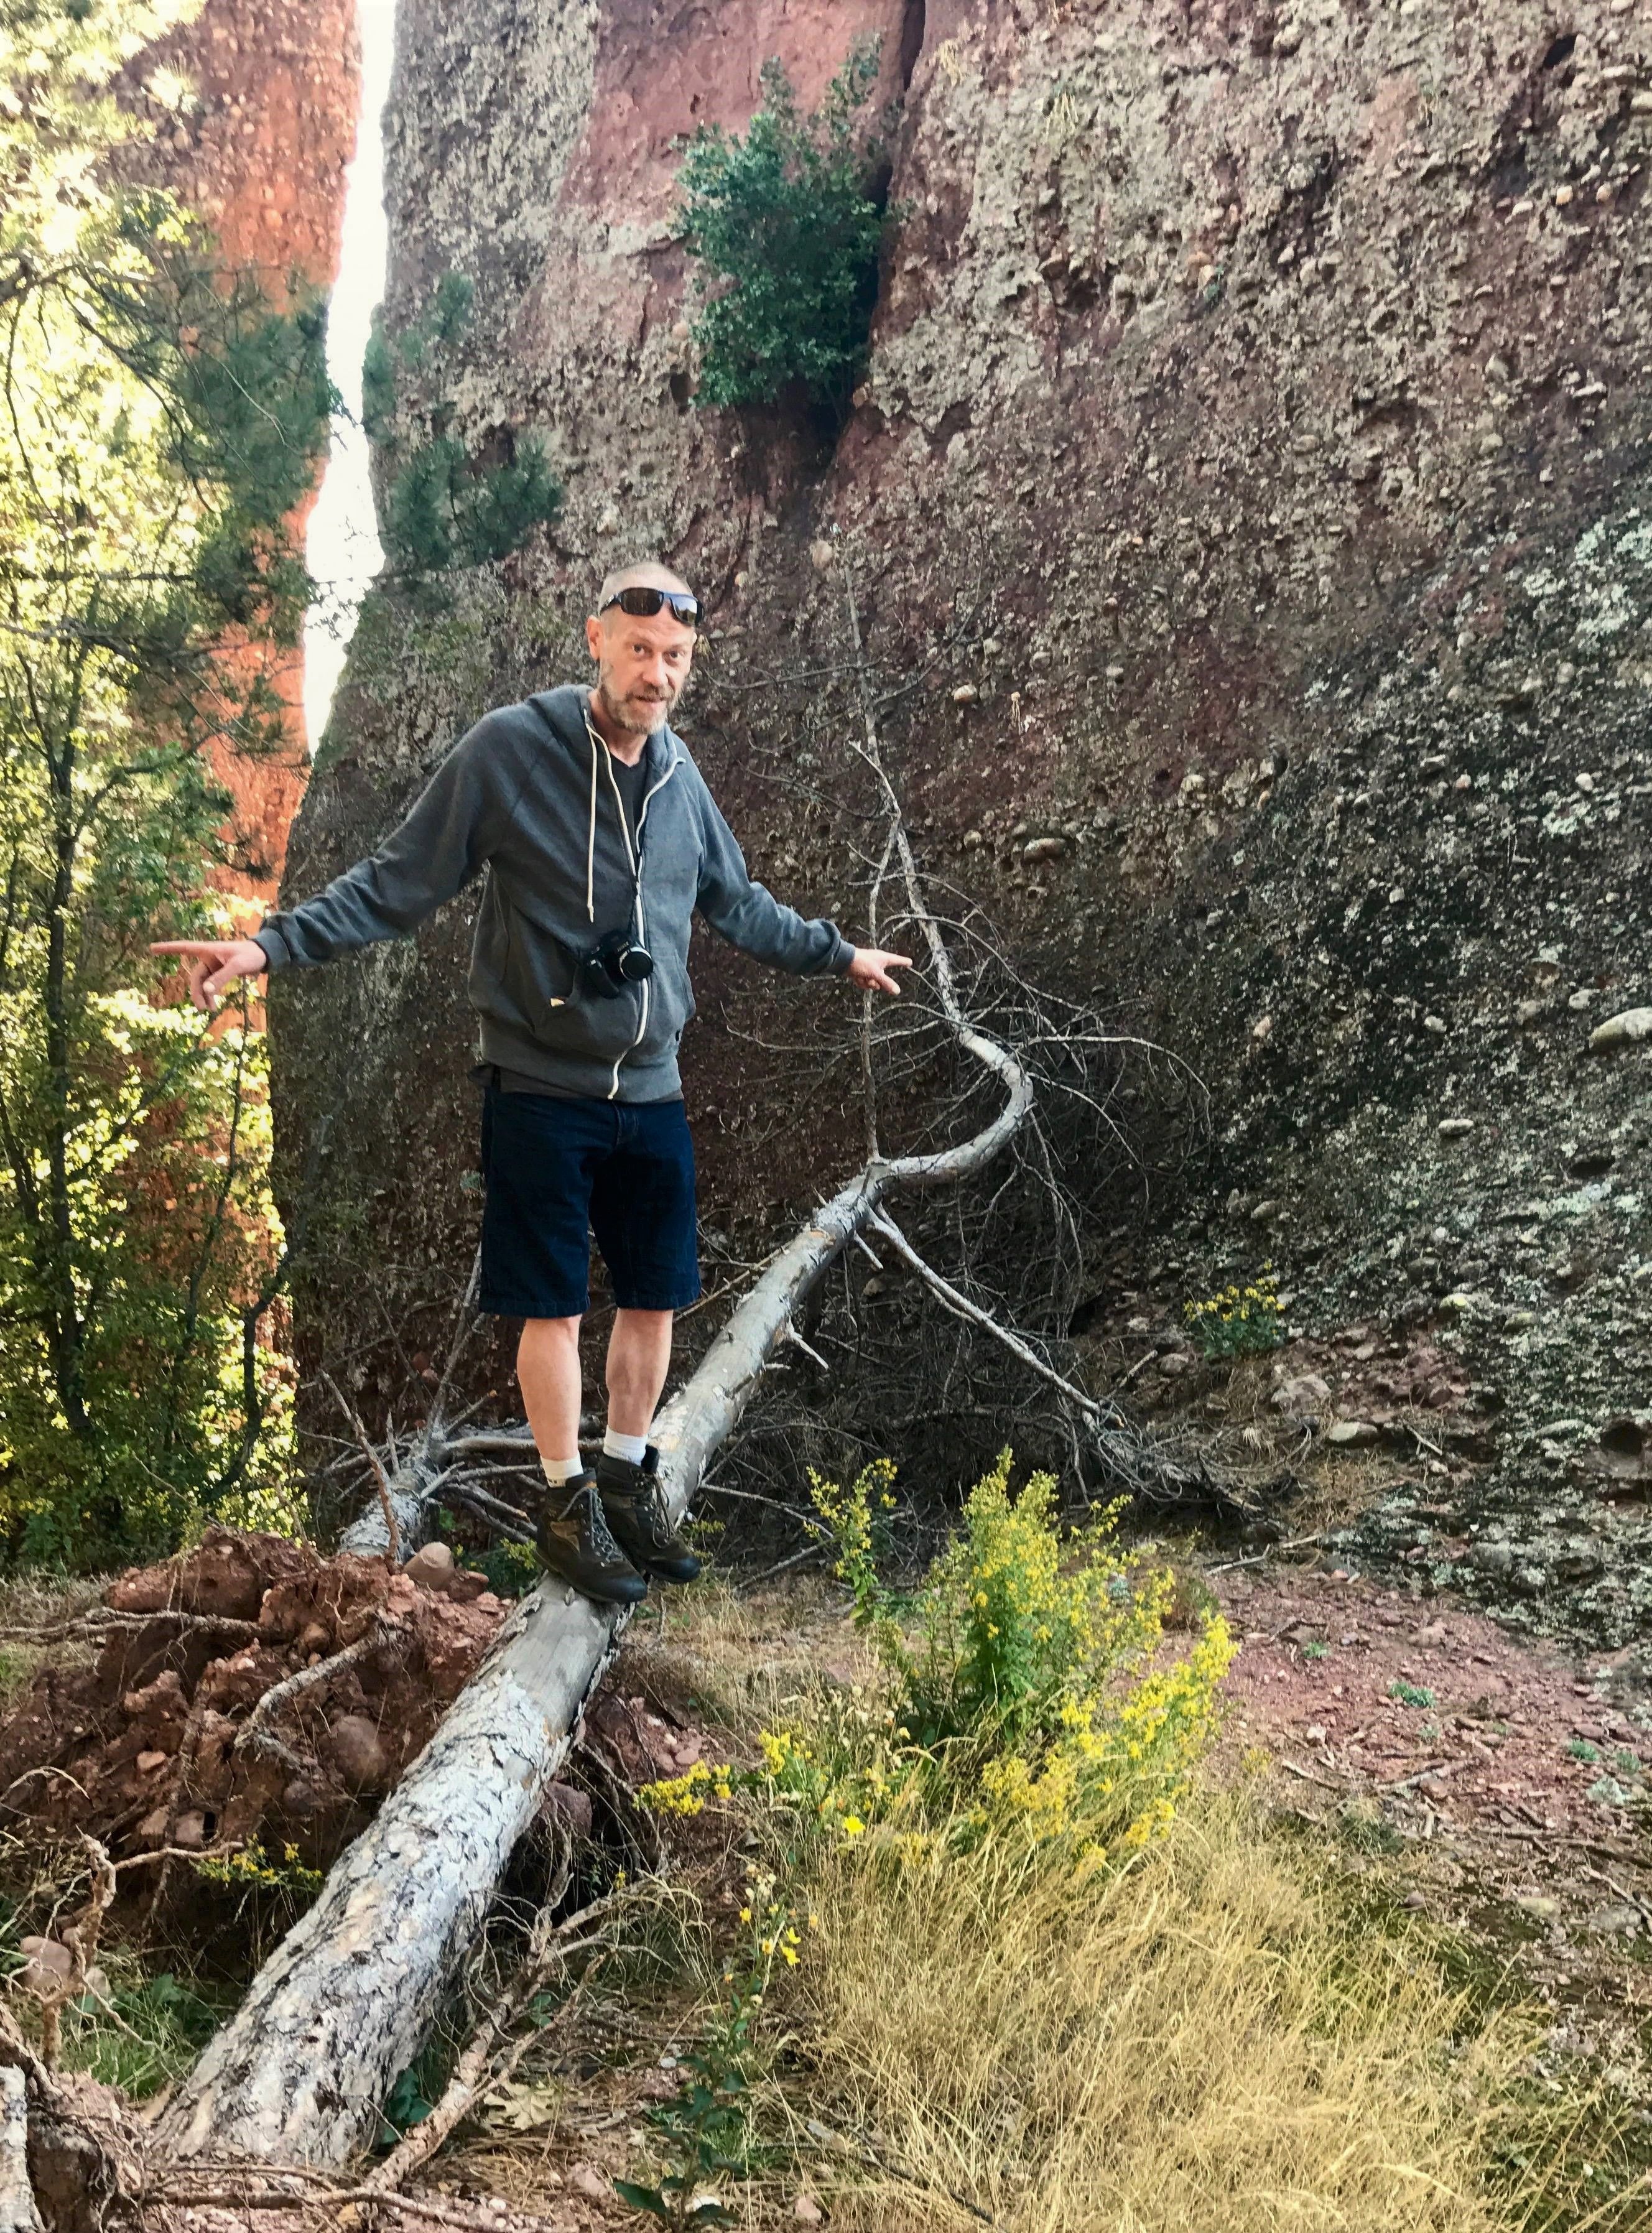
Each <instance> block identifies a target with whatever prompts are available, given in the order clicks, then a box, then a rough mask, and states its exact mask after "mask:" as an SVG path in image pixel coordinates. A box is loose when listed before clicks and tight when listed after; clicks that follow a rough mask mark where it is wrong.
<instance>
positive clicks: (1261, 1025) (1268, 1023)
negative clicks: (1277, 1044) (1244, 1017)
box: [1251, 1016, 1273, 1039]
mask: <svg viewBox="0 0 1652 2233" xmlns="http://www.w3.org/2000/svg"><path fill="white" fill-rule="evenodd" d="M1272 1032H1273V1019H1272V1016H1259V1017H1258V1018H1257V1019H1256V1021H1255V1022H1254V1023H1253V1024H1252V1025H1251V1037H1252V1038H1253V1039H1265V1038H1270V1037H1272Z"/></svg>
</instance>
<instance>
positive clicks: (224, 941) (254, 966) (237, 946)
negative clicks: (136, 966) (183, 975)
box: [149, 938, 270, 1016]
mask: <svg viewBox="0 0 1652 2233" xmlns="http://www.w3.org/2000/svg"><path fill="white" fill-rule="evenodd" d="M149 951H150V952H151V953H152V954H190V955H192V957H193V959H192V960H191V962H190V967H189V991H190V998H191V999H192V1000H193V1001H194V1003H195V1005H196V1006H197V1007H198V1009H199V1010H200V1012H201V1013H202V1014H203V1015H204V1016H210V1015H211V1012H212V1011H213V1009H214V1008H215V1007H217V1006H218V994H219V993H222V992H224V991H226V990H227V989H228V987H229V986H231V985H233V984H234V982H235V980H236V979H237V977H257V976H261V975H262V974H263V972H264V971H265V970H266V969H267V968H268V967H270V956H269V955H268V954H266V953H265V952H264V950H263V947H262V946H260V945H259V944H258V942H257V940H256V939H251V938H163V939H161V940H159V941H157V942H156V943H155V944H154V945H153V946H152V947H150V949H149Z"/></svg>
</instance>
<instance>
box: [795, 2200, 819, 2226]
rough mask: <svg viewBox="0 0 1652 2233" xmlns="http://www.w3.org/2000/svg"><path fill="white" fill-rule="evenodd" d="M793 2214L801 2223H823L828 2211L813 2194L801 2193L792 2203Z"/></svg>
mask: <svg viewBox="0 0 1652 2233" xmlns="http://www.w3.org/2000/svg"><path fill="white" fill-rule="evenodd" d="M791 2214H792V2216H793V2217H795V2218H796V2219H797V2223H799V2225H823V2224H824V2223H826V2213H825V2211H824V2210H823V2209H822V2208H821V2206H820V2204H819V2203H817V2202H816V2199H815V2197H814V2196H813V2195H812V2194H800V2195H799V2196H798V2197H797V2200H796V2202H794V2203H793V2204H792V2205H791Z"/></svg>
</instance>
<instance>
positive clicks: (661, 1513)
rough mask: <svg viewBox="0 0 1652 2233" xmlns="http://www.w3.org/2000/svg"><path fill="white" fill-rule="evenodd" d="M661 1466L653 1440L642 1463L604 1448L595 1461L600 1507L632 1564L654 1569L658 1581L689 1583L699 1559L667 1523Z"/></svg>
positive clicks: (645, 1570) (645, 1571)
mask: <svg viewBox="0 0 1652 2233" xmlns="http://www.w3.org/2000/svg"><path fill="white" fill-rule="evenodd" d="M659 1471H660V1453H659V1451H658V1450H657V1449H655V1448H654V1444H653V1443H652V1442H650V1443H649V1445H648V1447H647V1449H646V1450H645V1451H644V1452H643V1454H642V1463H641V1465H633V1464H632V1463H631V1462H630V1460H629V1459H628V1458H611V1457H609V1456H608V1455H607V1453H606V1452H605V1453H604V1454H603V1455H602V1456H601V1457H600V1458H598V1460H597V1462H596V1485H597V1488H599V1489H600V1490H601V1491H602V1510H603V1512H604V1514H606V1515H607V1518H608V1526H609V1527H611V1528H612V1529H613V1530H614V1533H615V1535H616V1536H617V1537H618V1538H619V1540H620V1545H621V1549H622V1550H623V1551H624V1553H625V1555H626V1557H627V1558H628V1559H630V1561H631V1563H632V1565H633V1566H638V1567H640V1568H641V1571H642V1572H644V1573H645V1574H657V1575H658V1576H659V1577H660V1580H661V1581H662V1582H692V1581H693V1579H694V1577H695V1575H696V1574H697V1573H699V1559H697V1558H696V1557H695V1556H694V1553H693V1551H691V1550H690V1549H689V1547H688V1545H687V1544H686V1542H685V1541H684V1540H683V1537H682V1535H681V1533H680V1532H679V1530H678V1529H677V1528H675V1527H673V1526H672V1524H671V1520H670V1517H669V1515H668V1514H667V1511H666V1500H665V1498H664V1497H663V1496H662V1495H661V1494H660V1482H659V1479H658V1475H659Z"/></svg>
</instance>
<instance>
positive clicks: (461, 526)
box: [361, 271, 563, 578]
mask: <svg viewBox="0 0 1652 2233" xmlns="http://www.w3.org/2000/svg"><path fill="white" fill-rule="evenodd" d="M474 291H475V290H474V288H473V286H472V283H471V281H470V280H468V279H467V278H465V276H464V275H463V273H461V272H458V271H449V272H446V273H445V274H444V276H443V277H442V279H441V282H440V283H439V286H438V287H437V290H436V295H435V299H434V301H433V303H432V304H431V307H430V309H429V310H428V311H427V312H426V315H425V316H423V317H422V318H418V319H415V320H414V321H413V323H412V324H411V325H408V326H406V327H404V328H403V329H402V330H401V331H400V333H399V334H398V335H396V336H395V339H394V340H393V341H392V340H391V338H390V336H389V335H388V334H387V332H386V330H385V327H384V324H383V322H382V320H381V319H375V320H374V328H373V333H372V335H371V338H370V339H369V340H368V342H367V352H366V355H364V356H363V358H362V361H361V423H362V426H363V428H364V430H365V432H366V433H367V439H368V440H369V441H372V442H376V443H379V444H380V445H381V446H382V447H383V448H384V449H385V451H386V452H387V454H388V455H389V456H390V458H391V459H393V460H394V462H395V465H396V474H395V478H394V479H393V481H392V482H391V485H390V492H389V495H388V498H387V501H386V504H385V507H384V518H383V521H382V523H381V532H382V535H383V538H384V548H385V554H386V556H387V557H388V559H389V561H390V564H391V568H392V570H393V572H394V573H396V574H398V575H400V576H404V577H412V578H417V577H418V576H421V575H426V574H439V573H443V572H445V571H446V570H447V569H448V568H449V567H450V566H485V565H487V564H488V563H491V561H492V560H494V559H497V558H505V557H509V556H510V554H511V551H513V550H517V549H519V548H520V546H521V544H522V543H523V541H524V537H526V536H527V535H528V534H529V532H530V530H532V529H533V528H535V527H537V526H538V525H540V524H542V523H543V521H545V520H548V519H552V518H555V517H556V511H557V508H558V506H559V505H561V503H562V499H563V492H562V485H561V484H560V483H559V482H558V480H557V479H556V475H555V474H554V473H553V472H552V471H551V468H550V459H549V458H548V457H547V456H546V454H545V451H544V446H543V444H542V443H540V442H539V441H538V440H537V439H535V437H533V436H532V435H524V436H522V437H521V438H519V439H518V438H517V436H516V435H514V434H511V433H509V432H506V433H504V434H503V435H501V436H498V437H496V440H497V441H498V444H499V445H500V446H502V447H503V448H504V452H505V455H504V457H503V458H501V459H498V461H497V462H494V463H491V464H490V463H487V462H485V461H484V460H482V459H477V458H473V457H472V455H471V452H469V450H468V449H467V448H466V447H465V444H464V443H463V442H461V441H460V440H459V439H458V437H457V436H456V435H454V434H452V433H450V432H449V431H448V429H449V426H450V425H451V421H452V404H451V403H450V402H449V401H448V400H446V397H445V396H444V395H442V394H440V393H439V392H438V393H437V394H436V396H435V398H434V400H425V401H423V402H420V400H418V398H417V395H416V394H410V393H409V390H410V389H413V390H416V389H417V388H418V387H419V386H420V384H421V382H420V375H421V374H424V373H426V371H427V369H429V368H439V362H440V358H441V355H442V353H443V351H445V350H446V349H448V348H452V347H453V346H454V344H455V343H457V342H458V341H459V338H460V336H461V335H463V333H464V331H465V327H466V326H467V325H468V324H469V322H470V316H471V301H472V295H473V294H474ZM422 384H424V385H426V386H428V385H429V382H428V381H425V382H424V383H422ZM438 388H439V383H438ZM415 430H416V431H415Z"/></svg>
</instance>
